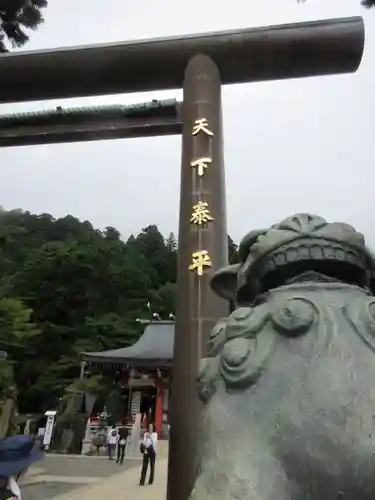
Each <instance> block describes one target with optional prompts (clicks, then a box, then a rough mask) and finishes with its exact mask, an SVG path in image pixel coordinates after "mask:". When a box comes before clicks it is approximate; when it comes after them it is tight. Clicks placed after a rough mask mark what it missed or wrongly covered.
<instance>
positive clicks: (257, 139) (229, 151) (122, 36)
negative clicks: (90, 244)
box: [0, 0, 375, 246]
mask: <svg viewBox="0 0 375 500" xmlns="http://www.w3.org/2000/svg"><path fill="white" fill-rule="evenodd" d="M359 3H360V0H310V1H309V2H307V3H304V4H298V3H297V0H251V1H249V0H247V1H245V0H231V1H230V2H217V1H216V0H206V1H205V2H202V0H190V1H189V2H174V3H173V2H171V1H170V0H159V1H158V2H154V1H152V0H138V1H137V2H136V3H135V2H130V1H128V0H106V2H105V8H103V2H92V1H91V0H79V8H78V7H77V4H78V2H77V1H76V0H64V1H60V2H57V1H56V0H50V6H49V7H48V9H47V10H46V13H45V19H46V22H45V24H44V25H43V26H42V27H41V28H40V29H39V30H38V31H37V32H36V33H33V34H32V40H31V42H30V43H29V44H28V46H27V49H30V50H34V49H43V48H52V47H60V46H67V45H80V44H90V43H97V42H111V41H119V40H127V39H137V38H151V37H157V36H169V35H176V34H184V33H194V32H204V31H216V30H221V29H234V28H246V27H252V26H261V25H269V24H282V23H289V22H297V21H308V20H317V19H324V18H333V17H345V16H353V15H359V14H360V15H362V16H363V17H364V18H365V25H366V46H365V53H364V58H363V61H362V64H361V67H360V69H359V71H358V72H357V73H356V74H354V75H344V76H334V77H324V78H310V79H304V80H294V81H283V82H270V83H259V84H245V85H235V86H231V87H225V88H224V93H223V100H224V102H223V107H224V129H225V160H226V177H227V206H228V228H229V232H230V234H231V236H232V237H233V238H234V239H235V240H236V241H238V240H239V239H240V238H241V237H242V236H243V235H244V234H245V233H246V232H247V231H249V230H251V229H254V228H259V227H263V226H269V225H270V224H272V223H274V222H277V221H279V220H281V219H282V218H284V217H285V216H288V215H291V214H292V213H295V212H305V211H309V212H314V213H318V214H319V215H322V216H323V217H325V218H327V219H329V220H337V221H344V222H349V223H351V224H353V225H354V226H356V228H357V229H359V230H361V231H363V232H364V233H365V234H366V235H367V236H368V240H369V241H370V242H371V243H372V245H373V246H374V244H375V225H374V223H373V221H374V216H375V206H374V205H375V203H374V201H373V197H374V196H373V189H374V186H373V184H375V172H374V170H373V169H374V166H373V156H374V145H373V140H374V139H373V131H372V129H371V123H370V122H371V119H370V118H371V116H373V115H374V112H375V109H374V108H375V97H374V89H375V85H374V83H375V70H374V61H373V59H374V55H375V10H373V11H369V12H367V11H366V10H365V9H362V8H361V7H360V5H359ZM198 12H200V15H199V16H198V14H197V13H198ZM25 85H27V75H25ZM169 97H177V98H180V97H181V93H180V92H153V93H148V94H132V95H129V96H126V95H120V96H109V97H100V98H95V99H93V98H89V99H70V100H69V102H62V101H61V100H60V101H49V102H48V101H46V102H42V103H28V104H13V105H2V106H0V113H6V112H7V113H8V112H18V111H25V110H35V109H48V108H54V107H56V106H57V105H64V106H67V105H68V104H70V105H77V104H79V105H80V104H106V103H132V102H133V103H136V102H142V101H144V100H151V99H153V98H156V99H165V98H169ZM0 161H1V165H2V182H1V184H0V205H2V206H3V207H4V208H5V209H12V208H23V209H26V210H30V211H32V212H36V213H42V212H49V213H52V214H53V215H54V216H56V217H59V216H64V215H65V214H68V213H71V214H73V215H75V216H77V217H79V218H81V219H89V220H90V221H91V222H92V223H93V224H94V226H95V227H98V228H102V227H105V226H107V225H112V226H115V227H117V228H118V229H119V230H120V231H121V232H122V234H123V236H124V237H127V236H128V234H129V233H131V232H138V231H139V230H140V229H141V228H142V227H143V226H146V225H148V224H157V225H158V226H159V228H160V230H161V231H162V232H163V233H164V234H166V235H167V234H168V233H169V232H170V231H175V232H176V231H177V223H178V203H179V180H180V138H179V137H164V138H153V139H133V140H117V141H103V142H96V143H76V144H66V145H51V146H32V147H23V148H11V149H1V150H0ZM155 186H157V189H155Z"/></svg>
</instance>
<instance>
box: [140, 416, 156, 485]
mask: <svg viewBox="0 0 375 500" xmlns="http://www.w3.org/2000/svg"><path fill="white" fill-rule="evenodd" d="M150 430H151V431H153V426H152V425H151V426H150ZM157 440H158V435H157V433H156V432H145V435H144V437H143V441H142V442H141V453H142V454H143V461H142V469H141V479H140V481H139V486H144V485H145V481H146V475H147V469H148V464H150V477H149V480H148V484H152V483H153V482H154V474H155V460H156V446H157Z"/></svg>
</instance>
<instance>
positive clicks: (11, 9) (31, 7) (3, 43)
mask: <svg viewBox="0 0 375 500" xmlns="http://www.w3.org/2000/svg"><path fill="white" fill-rule="evenodd" d="M47 5H48V0H0V52H8V50H9V45H10V46H11V47H22V46H23V45H25V43H27V42H28V41H29V35H28V31H29V30H36V29H37V28H38V27H39V25H40V24H41V23H43V15H42V9H44V8H45V7H47Z"/></svg>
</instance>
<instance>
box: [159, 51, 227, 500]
mask: <svg viewBox="0 0 375 500" xmlns="http://www.w3.org/2000/svg"><path fill="white" fill-rule="evenodd" d="M183 92H184V99H183V104H182V123H183V129H182V167H181V195H180V196H181V198H180V224H179V241H178V284H177V286H178V293H177V310H176V335H175V351H174V360H173V374H172V401H171V403H172V404H171V423H172V425H171V429H170V457H171V459H170V462H169V473H168V499H169V500H176V499H179V500H180V499H181V500H185V499H187V498H188V497H189V494H190V490H191V487H192V484H193V482H194V477H195V469H196V464H195V459H196V444H197V426H198V415H199V402H198V397H197V394H196V382H195V380H196V375H197V373H198V363H199V359H200V358H201V357H202V356H204V354H205V350H206V344H207V340H208V335H209V332H210V330H211V329H212V327H213V326H214V325H215V323H216V322H217V320H218V319H219V318H220V317H223V316H226V315H227V314H228V310H229V306H228V303H227V302H226V301H224V300H223V299H221V298H219V297H218V296H216V295H215V294H214V293H213V292H212V291H211V290H210V287H209V278H210V275H211V272H212V271H214V270H216V269H219V268H220V267H222V266H224V265H226V264H227V263H228V234H227V224H226V201H225V172H224V157H223V124H222V112H221V81H220V74H219V70H218V68H217V66H216V64H215V63H214V62H213V61H212V59H210V58H209V57H208V56H205V55H197V56H196V57H194V58H193V59H191V60H190V62H189V63H188V65H187V68H186V71H185V78H184V84H183Z"/></svg>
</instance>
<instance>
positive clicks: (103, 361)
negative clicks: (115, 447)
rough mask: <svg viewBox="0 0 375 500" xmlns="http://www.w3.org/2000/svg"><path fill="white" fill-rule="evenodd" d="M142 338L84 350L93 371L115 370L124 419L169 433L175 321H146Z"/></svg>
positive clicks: (162, 436) (162, 432) (85, 357)
mask: <svg viewBox="0 0 375 500" xmlns="http://www.w3.org/2000/svg"><path fill="white" fill-rule="evenodd" d="M147 323H148V324H147V326H146V328H145V331H144V332H143V334H142V336H141V337H140V339H139V340H138V341H137V342H136V343H135V344H133V345H132V346H130V347H124V348H121V349H114V350H110V351H102V352H90V353H83V354H82V358H83V360H84V361H86V363H87V364H88V368H89V370H90V371H100V372H102V373H113V374H114V376H115V378H116V382H117V383H118V386H119V388H120V391H121V394H122V397H123V399H124V403H125V404H124V418H123V421H122V423H123V424H125V425H129V426H130V425H133V424H134V422H135V417H136V415H137V414H141V425H142V427H143V428H148V426H149V425H150V424H153V425H154V426H155V430H156V432H157V433H158V435H159V437H161V438H167V437H168V434H169V401H170V388H171V370H172V361H173V348H174V334H175V325H174V321H163V320H160V321H151V322H147Z"/></svg>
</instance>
